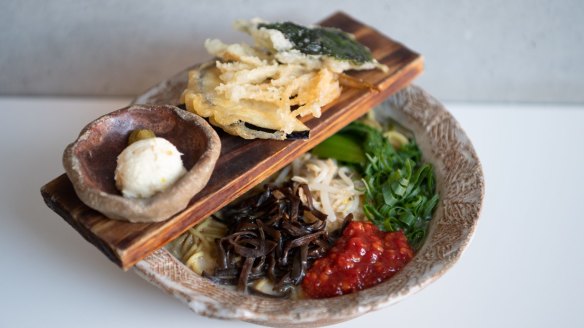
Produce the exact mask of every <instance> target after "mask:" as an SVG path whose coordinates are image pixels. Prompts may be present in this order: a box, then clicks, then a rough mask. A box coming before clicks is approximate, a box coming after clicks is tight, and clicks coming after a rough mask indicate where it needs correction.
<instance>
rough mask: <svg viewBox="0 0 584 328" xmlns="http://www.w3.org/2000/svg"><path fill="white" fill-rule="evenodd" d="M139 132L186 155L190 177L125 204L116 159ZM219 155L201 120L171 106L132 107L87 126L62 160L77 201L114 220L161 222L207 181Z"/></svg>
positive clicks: (215, 139)
mask: <svg viewBox="0 0 584 328" xmlns="http://www.w3.org/2000/svg"><path fill="white" fill-rule="evenodd" d="M135 129H149V130H152V131H154V133H155V134H156V135H157V136H160V137H162V138H164V139H167V140H168V141H169V142H171V143H172V144H173V145H174V146H175V147H176V148H177V149H178V150H179V151H180V152H181V153H182V154H183V155H182V161H183V164H184V167H185V168H186V170H187V172H186V174H184V175H183V176H182V177H181V178H180V179H179V180H177V181H176V182H175V183H174V184H172V185H171V186H169V187H168V188H167V189H165V190H164V191H161V192H159V193H157V194H155V195H153V196H151V197H147V198H126V197H123V196H122V194H121V193H120V192H119V190H118V189H117V188H116V185H115V181H114V171H115V169H116V159H117V156H118V155H119V154H120V153H121V152H122V150H123V149H124V148H125V147H126V146H127V141H128V136H129V134H130V133H131V132H132V131H133V130H135ZM220 152H221V142H220V139H219V136H218V135H217V133H216V132H215V130H214V129H213V128H212V127H211V126H210V125H209V124H208V123H207V122H206V121H205V120H204V119H202V118H201V117H199V116H197V115H195V114H192V113H190V112H187V111H185V110H182V109H180V108H178V107H174V106H170V105H133V106H130V107H126V108H123V109H120V110H117V111H114V112H112V113H110V114H107V115H104V116H102V117H100V118H98V119H97V120H95V121H93V122H92V123H90V124H88V125H87V126H86V127H85V128H84V129H83V130H82V131H81V133H80V135H79V137H78V138H77V140H76V141H75V142H73V143H72V144H70V145H69V146H68V147H67V148H66V149H65V152H64V154H63V166H64V167H65V170H66V172H67V176H68V177H69V179H70V180H71V182H72V184H73V187H74V189H75V192H76V194H77V196H78V197H79V198H80V199H81V200H82V201H83V202H84V203H85V204H86V205H87V206H89V207H91V208H93V209H95V210H97V211H99V212H101V213H102V214H104V215H106V216H108V217H109V218H112V219H117V220H123V221H130V222H158V221H163V220H165V219H168V218H170V217H171V216H172V215H174V214H176V213H178V212H179V211H181V210H183V209H184V208H185V207H186V206H187V205H188V203H189V201H190V200H191V198H192V197H193V196H194V195H195V194H197V193H198V192H199V191H200V190H201V189H203V187H204V186H205V185H206V184H207V182H208V181H209V178H210V177H211V174H212V172H213V169H214V167H215V163H216V162H217V159H218V158H219V154H220Z"/></svg>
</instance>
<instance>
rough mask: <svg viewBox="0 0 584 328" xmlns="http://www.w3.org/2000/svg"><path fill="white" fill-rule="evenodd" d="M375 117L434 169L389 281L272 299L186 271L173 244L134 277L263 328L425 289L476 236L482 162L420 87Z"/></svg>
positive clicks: (350, 312)
mask: <svg viewBox="0 0 584 328" xmlns="http://www.w3.org/2000/svg"><path fill="white" fill-rule="evenodd" d="M375 112H376V117H377V118H378V120H379V121H380V122H381V123H382V124H383V123H385V122H388V121H389V120H393V121H395V122H397V123H398V124H399V125H401V126H403V127H405V129H407V131H409V132H410V133H411V134H412V138H413V139H414V140H415V142H416V144H417V146H418V147H419V149H420V151H421V154H422V160H423V162H425V163H429V164H431V165H432V167H433V172H434V175H435V181H436V189H435V191H436V193H437V195H438V199H439V201H438V202H437V204H436V207H435V208H434V210H433V214H432V219H431V220H430V221H429V224H428V226H427V230H425V234H424V236H423V237H422V239H421V240H420V242H419V244H418V245H416V246H415V247H414V249H415V251H414V252H413V253H412V254H411V255H412V257H411V259H410V258H408V260H409V261H408V262H407V264H405V266H403V267H401V269H400V270H399V271H398V272H396V273H394V274H393V276H392V277H390V278H389V279H385V280H383V281H381V282H379V283H378V284H375V285H372V286H371V287H369V288H365V289H362V290H358V291H353V292H351V293H346V294H343V295H340V296H331V295H328V296H327V297H325V298H320V299H314V298H310V296H312V295H308V297H307V295H306V294H305V293H304V294H302V293H301V294H300V295H296V296H293V297H287V298H274V297H268V296H266V295H257V294H254V293H250V292H249V291H248V292H244V291H245V290H246V289H245V288H244V291H242V289H241V288H236V287H226V286H223V285H221V284H219V283H217V282H218V281H217V280H216V279H215V280H213V279H208V278H206V277H204V276H203V275H201V274H199V273H196V272H195V271H194V270H193V269H191V268H193V265H192V263H187V264H188V266H187V265H185V263H183V260H184V259H183V258H179V257H177V256H176V255H177V254H176V252H173V249H172V245H170V246H169V247H168V248H163V249H160V250H158V251H156V252H155V253H154V254H152V255H150V256H149V257H147V258H145V259H144V260H142V261H141V262H139V263H138V264H137V265H136V267H135V271H136V272H137V273H138V274H139V275H141V276H142V277H143V278H144V279H146V280H147V281H149V282H151V283H152V284H154V285H156V286H158V287H159V288H161V289H163V290H164V291H165V292H167V293H169V294H171V295H174V296H175V297H177V298H179V299H180V300H182V301H183V302H185V303H187V304H188V306H189V307H190V308H191V309H192V310H193V311H195V312H196V313H199V314H201V315H205V316H210V317H215V318H222V319H238V320H244V321H248V322H253V323H257V324H261V325H268V326H298V327H304V326H320V325H328V324H334V323H338V322H342V321H346V320H349V319H351V318H354V317H357V316H359V315H362V314H365V313H367V312H369V311H372V310H376V309H380V308H382V307H385V306H388V305H391V304H394V303H396V302H398V301H400V300H401V299H403V298H404V297H406V296H408V295H410V294H413V293H415V292H417V291H419V290H420V289H421V288H423V287H425V286H427V285H428V284H429V283H431V282H432V281H434V280H436V279H437V278H439V277H440V276H441V275H442V274H444V273H445V272H446V271H447V270H448V269H449V268H450V267H451V266H452V265H453V264H454V263H455V262H456V260H457V259H458V258H459V257H460V256H461V254H462V253H463V251H464V249H465V248H466V247H467V245H468V243H469V241H470V239H471V237H472V235H473V233H474V230H475V227H476V224H477V221H478V218H479V213H480V209H481V205H482V199H483V189H484V186H483V176H482V171H481V167H480V163H479V160H478V158H477V155H476V153H475V151H474V149H473V147H472V145H471V143H470V141H469V140H468V138H467V136H466V135H465V133H464V131H463V130H462V129H461V128H460V126H459V125H458V123H457V122H456V120H455V119H454V118H453V117H452V116H451V115H450V114H449V113H448V111H447V110H446V109H445V108H444V107H443V106H442V105H441V104H440V103H439V102H438V101H436V100H435V99H434V98H432V97H431V96H430V95H429V94H427V93H426V92H424V91H423V90H422V89H420V88H419V87H416V86H410V87H407V88H406V89H404V90H402V91H400V92H398V93H397V94H395V95H394V96H392V97H390V98H389V99H388V100H387V101H386V102H384V103H383V104H382V105H381V106H379V107H378V108H376V110H375ZM221 233H222V232H219V234H221ZM195 268H196V266H195ZM205 269H206V268H205V267H202V268H201V272H202V271H205ZM304 279H306V278H304Z"/></svg>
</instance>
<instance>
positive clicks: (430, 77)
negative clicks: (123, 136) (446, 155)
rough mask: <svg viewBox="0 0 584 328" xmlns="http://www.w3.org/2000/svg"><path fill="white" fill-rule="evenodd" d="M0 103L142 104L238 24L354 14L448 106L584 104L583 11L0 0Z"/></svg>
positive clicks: (237, 36) (272, 1)
mask: <svg viewBox="0 0 584 328" xmlns="http://www.w3.org/2000/svg"><path fill="white" fill-rule="evenodd" d="M0 4H1V6H0V8H1V9H0V95H64V96H65V95H74V96H86V95H91V96H96V95H97V96H100V95H115V96H118V95H124V96H128V95H130V96H131V95H136V94H138V93H140V92H141V91H143V90H145V89H147V88H148V87H149V86H151V85H153V84H155V83H156V82H157V81H159V80H162V79H164V78H166V77H169V76H170V75H172V74H174V73H176V72H178V71H180V70H181V69H183V68H184V67H186V66H188V65H191V64H193V63H195V62H200V61H203V60H206V59H208V58H209V56H208V55H207V54H206V52H205V50H204V48H203V45H202V44H203V41H204V40H205V38H208V37H216V38H221V39H223V40H226V41H230V42H235V41H239V40H243V39H245V37H244V36H243V35H242V34H241V33H239V32H236V31H234V30H233V29H232V28H231V24H232V22H233V21H234V20H235V19H238V18H252V17H256V16H257V17H261V18H264V19H267V20H272V21H275V20H293V21H296V22H299V23H305V24H309V23H314V22H317V21H319V20H320V19H322V18H324V17H326V16H328V15H330V14H331V13H333V12H335V11H337V10H343V11H345V12H347V13H350V14H351V15H353V16H354V17H356V18H357V19H359V20H361V21H363V22H366V23H368V24H369V25H371V26H373V27H375V28H377V29H378V30H380V31H382V32H383V33H385V34H387V35H389V36H391V37H392V38H394V39H397V40H399V41H401V42H403V43H405V44H406V45H408V46H409V47H410V48H412V49H413V50H416V51H417V52H420V53H421V54H423V55H424V57H425V61H426V71H425V73H424V75H423V76H422V77H420V78H419V79H418V80H417V81H416V83H418V84H419V85H421V86H422V87H424V88H425V89H426V90H428V91H430V93H432V94H434V95H435V96H436V97H438V98H439V99H441V100H455V101H495V102H504V101H520V102H567V103H582V102H584V92H583V91H584V42H583V41H584V22H583V21H584V1H578V0H565V1H553V0H541V1H530V0H517V1H505V0H491V1H488V0H482V1H462V0H456V1H433V0H421V1H380V0H376V1H365V0H361V1H308V0H294V1H290V0H286V1H276V0H256V1H252V0H247V1H243V0H240V1H228V0H213V1H192V0H191V1H189V0H176V1H156V0H129V1H112V0H105V1H94V0H91V1H72V0H58V1H50V2H49V1H30V0H29V1H17V0H7V1H0Z"/></svg>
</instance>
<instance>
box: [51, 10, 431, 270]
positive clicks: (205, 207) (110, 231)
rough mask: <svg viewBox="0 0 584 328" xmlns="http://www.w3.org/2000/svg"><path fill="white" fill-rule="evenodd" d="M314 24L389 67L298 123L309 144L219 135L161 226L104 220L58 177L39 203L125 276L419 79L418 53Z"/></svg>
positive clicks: (178, 85) (149, 98)
mask: <svg viewBox="0 0 584 328" xmlns="http://www.w3.org/2000/svg"><path fill="white" fill-rule="evenodd" d="M320 24H321V25H323V26H332V27H338V28H340V29H342V30H344V31H347V32H350V33H353V34H354V35H355V36H356V38H357V40H358V41H359V42H361V43H363V44H364V45H366V46H367V47H369V49H371V51H372V53H373V56H374V57H375V58H376V59H377V60H378V61H379V62H381V63H382V64H385V65H387V66H388V67H389V72H388V73H383V72H381V71H380V70H370V71H361V72H355V73H354V74H353V73H352V74H351V75H353V76H356V77H358V78H362V79H364V80H366V81H368V82H370V83H372V84H374V85H375V86H377V87H378V88H379V92H371V91H368V90H362V89H361V90H357V89H348V88H345V90H343V93H342V95H341V97H340V98H339V99H338V100H336V101H335V102H334V104H332V106H328V107H327V108H324V109H323V114H322V116H321V117H320V118H319V119H310V120H308V121H307V122H306V125H307V126H308V127H309V128H310V129H311V132H310V139H309V140H295V141H276V140H244V139H241V138H238V137H234V136H230V135H227V134H225V133H222V132H220V137H221V142H222V149H221V156H220V158H219V160H218V162H217V164H216V167H215V170H214V172H213V175H212V177H211V179H210V181H209V183H208V184H207V186H206V187H205V188H204V189H203V190H202V191H201V192H200V193H199V194H197V195H196V196H195V197H194V198H193V199H192V200H191V202H190V204H189V206H188V207H187V209H186V210H184V211H183V212H181V213H179V214H177V215H176V216H174V217H172V218H171V219H169V220H167V221H165V222H159V223H149V224H143V223H128V222H122V221H116V220H111V219H108V218H107V217H105V216H103V215H102V214H100V213H98V212H96V211H94V210H92V209H90V208H88V207H87V206H85V205H84V204H83V203H82V202H81V201H80V200H79V199H78V198H77V196H76V194H75V191H74V190H73V186H72V185H71V182H70V181H69V179H68V178H67V176H66V175H61V176H59V177H57V178H56V179H54V180H53V181H51V182H49V183H48V184H46V185H45V186H44V187H42V189H41V193H42V196H43V198H44V200H45V202H46V203H47V205H48V206H49V207H50V208H51V209H53V210H54V211H55V212H57V213H58V214H59V215H60V216H62V217H63V218H64V219H65V220H66V221H67V222H68V223H69V224H70V225H71V226H73V228H75V229H76V230H77V231H78V232H79V233H80V234H81V235H82V236H83V237H84V238H85V239H87V240H88V241H89V242H91V243H92V244H94V245H95V246H97V248H98V249H99V250H101V251H102V252H103V253H104V254H105V255H106V256H107V257H108V258H109V259H110V260H112V261H113V262H114V263H116V264H117V265H119V266H121V267H122V268H123V269H124V270H127V269H128V268H130V267H132V266H133V265H134V264H136V263H137V262H138V261H140V260H141V259H142V258H144V257H145V256H147V255H148V254H150V253H151V252H153V251H154V250H156V249H158V248H160V247H162V246H164V245H165V244H166V243H168V242H169V241H171V240H173V239H174V238H176V237H178V236H179V235H180V234H181V233H183V232H184V231H186V230H187V229H189V228H190V227H192V226H193V225H194V224H196V223H198V222H199V221H200V220H202V219H204V218H205V217H207V216H208V215H210V214H212V213H214V212H215V211H217V210H218V209H220V208H222V207H223V206H225V205H226V204H228V203H229V202H230V201H232V200H234V199H235V198H236V197H238V196H240V195H241V194H243V193H244V192H246V191H247V190H249V189H251V188H252V187H253V186H255V185H257V184H258V183H260V182H261V181H262V180H264V179H265V178H267V177H268V176H269V175H271V174H272V173H274V172H276V171H277V170H279V169H281V168H282V167H284V166H285V165H286V164H288V163H290V162H291V161H292V160H294V159H295V158H297V157H298V156H300V155H302V154H303V153H305V152H306V151H308V150H310V149H311V148H312V147H314V146H315V145H317V144H318V143H320V142H321V141H322V140H324V139H325V138H327V137H329V136H330V135H332V134H334V133H335V132H337V131H338V130H340V129H341V128H342V127H344V126H346V125H347V124H349V123H350V122H351V121H353V120H355V119H357V118H359V117H360V116H361V115H363V114H365V113H366V112H367V111H368V110H369V109H370V108H372V107H374V106H376V105H377V104H379V103H380V102H381V101H383V100H384V99H386V98H387V97H388V96H389V95H391V94H393V93H395V92H396V91H398V90H400V89H401V88H403V87H404V86H406V85H407V84H409V82H410V81H411V80H412V79H413V78H414V77H416V76H417V75H419V74H420V73H421V72H422V69H423V60H422V57H421V56H420V55H419V54H417V53H415V52H413V51H411V50H409V49H407V48H406V47H405V46H403V45H402V44H400V43H398V42H395V41H393V40H391V39H389V38H387V37H385V36H383V35H382V34H380V33H379V32H378V31H376V30H374V29H372V28H370V27H367V26H365V25H364V24H362V23H360V22H358V21H356V20H354V19H352V18H351V17H349V16H348V15H346V14H343V13H336V14H334V15H332V16H331V17H329V18H327V19H325V20H324V21H322V22H321V23H320ZM186 79H187V75H186V70H185V71H184V72H181V73H179V74H178V75H176V76H174V77H173V78H171V79H169V80H167V81H163V82H161V83H160V84H159V85H157V86H155V87H153V88H152V89H150V90H148V91H147V92H145V93H144V94H143V95H142V96H139V97H138V98H137V100H136V101H138V102H156V103H173V104H176V103H178V101H179V99H178V97H179V95H180V93H181V92H182V90H183V89H184V86H185V85H186Z"/></svg>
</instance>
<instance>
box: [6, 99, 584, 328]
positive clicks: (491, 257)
mask: <svg viewBox="0 0 584 328" xmlns="http://www.w3.org/2000/svg"><path fill="white" fill-rule="evenodd" d="M128 102H129V99H126V98H113V99H112V98H106V99H95V98H93V99H89V98H77V99H69V98H6V97H4V98H0V113H1V116H0V117H1V120H2V124H1V128H0V154H1V155H0V156H1V161H0V163H2V164H1V165H2V171H1V172H2V173H0V178H1V180H0V181H1V183H0V188H1V189H0V193H1V197H0V219H1V222H2V225H1V226H0V249H1V250H2V251H1V252H0V295H1V296H0V327H78V326H79V325H82V326H83V327H86V328H88V327H125V328H126V327H142V328H145V327H218V326H221V327H244V326H249V327H251V326H252V325H250V324H246V323H242V322H237V321H222V320H214V319H208V318H205V317H201V316H198V315H196V314H194V313H193V312H191V311H190V310H189V309H188V308H187V306H186V305H184V304H182V303H180V302H179V301H178V300H176V299H174V298H173V297H171V296H168V295H166V294H164V293H163V292H161V291H160V290H158V289H157V288H155V287H153V286H151V285H149V284H148V283H147V282H146V281H144V280H142V279H141V278H139V277H138V276H137V275H136V274H134V273H133V272H123V271H121V270H120V269H118V268H117V267H116V266H115V265H113V264H112V263H110V262H109V260H107V259H106V257H105V256H103V255H102V254H101V253H100V252H99V251H98V250H97V249H96V248H95V247H93V246H92V245H91V244H89V243H87V242H86V241H85V240H84V239H83V238H82V237H81V236H80V235H79V234H78V233H76V232H75V231H74V230H73V229H72V228H71V227H69V226H68V225H67V223H65V221H63V219H61V218H60V217H59V216H58V215H57V214H55V213H54V212H52V211H51V210H49V208H47V207H46V206H45V204H44V202H43V201H42V198H41V195H40V192H39V190H40V187H41V186H42V185H44V184H45V183H46V182H48V181H50V180H51V179H52V178H54V177H56V176H58V175H60V174H61V173H63V172H64V170H63V168H62V166H61V154H62V151H63V149H64V148H65V146H66V145H67V144H68V143H69V142H71V141H73V140H74V139H75V138H76V136H77V134H78V133H79V131H80V129H81V128H82V127H83V126H84V125H85V124H86V123H87V122H89V121H91V120H93V119H95V118H96V117H98V116H99V115H101V114H104V113H107V112H109V111H112V110H114V109H117V108H120V107H123V106H125V105H126V104H127V103H128ZM447 107H448V108H449V109H450V111H451V112H452V113H453V114H454V116H455V117H456V118H457V119H458V121H459V122H460V123H461V125H462V127H463V128H464V129H465V131H466V132H467V134H468V135H469V137H470V139H471V140H472V142H473V144H474V146H475V149H476V150H477V152H478V155H479V157H480V159H481V162H482V165H483V170H484V174H485V183H486V197H485V202H484V207H483V211H482V215H481V220H480V223H479V226H478V229H477V231H476V235H475V237H474V239H473V241H472V243H471V244H470V246H469V248H468V249H467V251H466V252H465V254H464V255H463V257H462V258H461V260H460V261H459V262H458V263H457V264H456V265H455V266H454V267H453V268H452V269H451V270H450V271H449V272H448V273H447V274H446V275H444V276H443V277H442V278H440V279H439V280H438V281H436V282H434V283H433V284H431V285H430V286H428V287H427V288H425V289H424V290H422V291H420V292H419V293H417V294H416V295H413V296H411V297H409V298H407V299H406V300H404V301H402V302H401V303H398V304H396V305H394V306H391V307H388V308H385V309H382V310H379V311H376V312H373V313H370V314H367V315H364V316H362V317H360V318H357V319H355V320H352V321H349V322H346V323H343V324H339V325H338V327H389V326H390V325H391V326H392V327H425V328H427V327H435V326H446V325H448V326H450V327H549V326H552V327H583V326H584V316H583V315H582V313H581V312H580V311H581V310H582V305H583V304H584V302H583V301H582V296H583V294H584V247H583V246H582V241H583V240H584V238H583V237H582V235H583V233H584V214H583V212H584V211H583V210H582V204H584V173H583V172H584V146H583V145H584V127H583V126H582V125H583V123H584V106H561V105H496V104H495V105H478V104H447Z"/></svg>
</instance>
